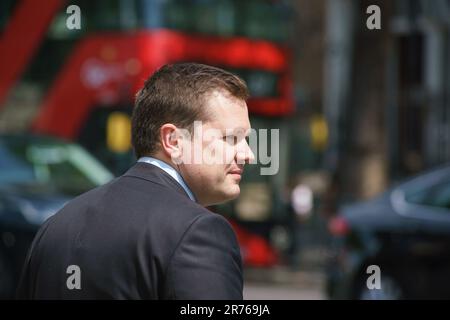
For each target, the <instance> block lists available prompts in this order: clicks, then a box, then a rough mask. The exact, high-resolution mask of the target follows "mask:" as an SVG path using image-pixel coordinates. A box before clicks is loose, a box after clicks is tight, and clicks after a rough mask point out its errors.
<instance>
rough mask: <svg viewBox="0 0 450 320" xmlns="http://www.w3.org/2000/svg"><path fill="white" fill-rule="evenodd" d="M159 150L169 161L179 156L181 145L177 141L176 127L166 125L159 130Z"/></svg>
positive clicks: (169, 124)
mask: <svg viewBox="0 0 450 320" xmlns="http://www.w3.org/2000/svg"><path fill="white" fill-rule="evenodd" d="M159 135H160V137H159V138H160V141H161V149H162V152H163V153H164V155H166V156H167V157H169V158H171V159H177V158H179V157H180V156H181V144H180V143H179V140H178V130H177V127H176V126H175V125H173V124H171V123H166V124H163V125H162V126H161V129H159Z"/></svg>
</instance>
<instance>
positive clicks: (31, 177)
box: [0, 138, 113, 194]
mask: <svg viewBox="0 0 450 320" xmlns="http://www.w3.org/2000/svg"><path fill="white" fill-rule="evenodd" d="M112 178H113V176H112V174H111V173H110V172H109V171H108V170H107V169H106V168H105V167H103V165H101V164H100V163H99V162H98V161H97V160H96V159H95V158H93V157H92V156H91V155H90V154H89V153H87V152H86V151H85V150H84V149H83V148H81V147H80V146H78V145H76V144H69V143H62V142H49V141H45V142H36V141H32V142H30V141H29V140H28V141H26V142H25V141H22V140H20V139H9V138H6V139H3V140H0V186H4V185H45V186H47V187H51V188H54V189H57V190H58V191H61V192H65V193H70V194H79V193H82V192H84V191H86V190H89V189H92V188H94V187H97V186H99V185H101V184H104V183H106V182H108V181H109V180H111V179H112Z"/></svg>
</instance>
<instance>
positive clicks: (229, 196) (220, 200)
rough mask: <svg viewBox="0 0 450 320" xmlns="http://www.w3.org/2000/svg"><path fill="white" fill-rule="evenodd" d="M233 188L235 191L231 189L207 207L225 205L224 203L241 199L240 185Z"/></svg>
mask: <svg viewBox="0 0 450 320" xmlns="http://www.w3.org/2000/svg"><path fill="white" fill-rule="evenodd" d="M231 188H233V190H230V189H229V190H227V191H226V192H224V193H223V194H222V195H221V196H220V197H217V198H216V199H214V200H212V201H209V202H208V203H207V204H206V205H205V206H212V205H217V204H223V203H226V202H228V201H231V200H234V199H236V198H237V197H239V194H240V193H241V190H240V188H239V185H235V186H233V187H231Z"/></svg>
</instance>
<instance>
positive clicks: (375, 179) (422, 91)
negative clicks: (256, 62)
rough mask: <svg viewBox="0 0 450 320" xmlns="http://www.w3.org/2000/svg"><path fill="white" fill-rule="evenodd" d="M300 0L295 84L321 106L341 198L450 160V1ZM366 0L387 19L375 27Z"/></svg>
mask: <svg viewBox="0 0 450 320" xmlns="http://www.w3.org/2000/svg"><path fill="white" fill-rule="evenodd" d="M296 3H297V11H298V17H299V26H298V27H299V29H298V30H299V32H298V35H299V38H298V40H299V44H298V45H297V48H298V52H299V53H298V55H297V58H298V59H297V65H296V67H297V69H296V75H297V87H299V88H301V94H302V95H301V97H300V98H301V100H302V101H304V103H303V105H302V106H300V109H302V107H303V112H304V113H306V114H308V113H317V112H319V113H320V112H322V113H323V114H324V116H325V118H326V119H327V124H328V129H329V140H328V147H327V150H326V153H325V155H324V157H323V162H322V165H323V166H324V168H326V169H328V170H329V171H330V172H331V173H332V174H333V177H334V181H335V184H336V186H335V189H337V190H338V191H337V192H338V193H339V195H340V196H341V197H342V198H343V199H349V200H351V199H360V198H367V197H371V196H373V195H375V194H377V193H379V192H380V191H382V190H384V189H385V187H386V186H387V185H388V184H390V183H391V182H393V181H396V180H397V179H400V178H403V177H405V176H409V175H411V174H414V173H416V172H418V171H421V170H424V169H427V168H430V167H433V166H436V165H439V164H442V163H444V162H448V161H450V114H449V112H450V105H449V103H450V100H449V97H450V86H449V83H450V82H449V76H450V42H449V40H450V37H449V36H450V34H449V27H450V2H449V1H445V0H442V1H441V0H438V1H420V0H393V1H366V0H328V1H326V0H323V1H314V2H311V1H306V0H304V1H302V0H299V1H297V2H296ZM370 5H377V6H379V8H380V12H381V29H374V30H370V29H369V28H368V27H367V25H366V22H367V19H368V18H369V17H370V16H371V14H370V13H367V11H366V10H367V8H368V7H369V6H370Z"/></svg>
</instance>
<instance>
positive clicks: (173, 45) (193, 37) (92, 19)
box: [0, 0, 294, 265]
mask: <svg viewBox="0 0 450 320" xmlns="http://www.w3.org/2000/svg"><path fill="white" fill-rule="evenodd" d="M69 5H70V6H72V7H71V9H70V10H68V7H69ZM73 5H75V6H77V7H76V8H75V9H74V7H73ZM2 6H3V9H4V11H3V12H9V13H10V14H9V15H4V16H2V17H1V18H0V19H3V20H2V21H1V22H2V27H3V34H2V40H1V48H2V52H3V54H4V55H6V57H7V59H6V60H7V61H8V59H9V60H10V61H8V62H5V61H2V62H1V63H2V66H1V67H2V73H3V76H2V75H0V103H1V100H2V98H4V97H5V94H6V91H7V90H8V89H9V88H11V87H12V84H13V82H14V81H19V82H23V83H27V84H29V86H32V87H33V86H34V87H36V88H37V89H36V90H37V91H38V92H39V94H38V99H36V101H37V102H36V105H35V106H34V111H33V112H32V113H33V114H34V116H33V118H32V119H31V121H30V123H29V128H30V130H31V131H33V132H36V133H44V134H50V135H54V136H59V137H63V138H67V139H70V140H74V141H77V142H79V143H81V144H82V145H84V146H85V147H86V148H87V149H88V150H90V151H91V152H92V153H94V154H95V155H96V156H97V157H98V158H99V159H100V160H102V161H103V162H104V163H105V164H106V165H107V166H108V167H109V168H110V169H112V170H113V171H114V172H115V173H116V174H120V173H122V172H123V171H124V170H125V169H126V168H127V167H129V166H130V164H131V163H132V162H133V161H134V160H135V159H134V158H133V153H132V150H131V145H130V136H129V135H130V133H129V128H130V123H129V116H130V114H131V110H132V106H133V102H134V95H135V93H136V91H137V90H138V88H140V87H141V86H142V84H143V81H144V80H145V79H146V78H147V77H148V76H149V75H150V74H151V73H153V72H154V71H155V70H156V69H158V68H159V67H160V66H162V65H164V64H166V63H173V62H180V61H193V62H200V63H205V64H210V65H215V66H218V67H221V68H224V69H227V70H230V71H232V72H235V73H237V74H239V75H240V76H241V77H242V78H243V79H244V80H246V82H247V84H248V86H249V89H250V93H251V98H250V99H249V101H248V106H249V111H250V120H251V123H252V126H253V127H254V128H255V129H272V128H276V129H280V140H281V141H283V140H284V139H287V137H286V136H285V135H287V134H288V133H287V125H286V119H287V118H288V117H289V115H291V114H292V113H293V110H294V102H293V94H292V79H291V62H290V51H289V49H288V46H287V40H288V32H289V30H290V29H291V28H290V27H289V23H290V12H291V10H290V7H289V4H288V3H287V2H286V1H263V0H246V1H238V0H217V1H208V0H108V1H106V0H105V1H88V0H77V1H71V2H70V4H69V3H66V2H64V1H62V0H49V1H44V2H38V1H31V0H23V1H18V2H14V1H3V3H2ZM78 9H79V10H78ZM76 12H79V14H80V16H79V17H80V21H79V22H80V27H81V28H80V29H70V28H69V27H68V24H67V21H68V19H72V18H73V16H72V15H73V14H75V13H76ZM27 20H28V21H29V22H31V24H30V23H28V28H32V30H28V31H27V30H25V31H27V32H25V31H24V30H23V28H19V27H17V26H20V25H21V23H22V24H23V23H24V21H27ZM33 23H34V25H33ZM17 39H23V40H22V42H21V43H19V44H17ZM10 48H12V49H14V48H15V50H16V52H15V53H14V52H12V49H10ZM3 50H5V51H3ZM17 50H18V51H19V53H18V51H17ZM3 60H5V59H3ZM25 65H26V66H27V67H26V68H25V67H24V66H25ZM29 86H28V87H29ZM287 148H288V144H287V143H280V150H279V168H280V170H279V173H278V174H277V175H273V176H262V175H260V173H259V169H260V166H259V165H253V166H248V167H249V168H248V170H246V173H245V175H244V177H243V180H242V182H241V190H242V193H241V196H240V197H239V199H238V200H236V201H234V202H231V203H229V204H227V205H223V206H218V207H215V208H213V209H214V210H217V211H219V212H220V213H222V214H224V215H225V216H227V217H228V218H229V219H230V221H232V223H233V225H234V227H235V229H236V231H237V234H238V238H239V241H240V243H241V247H242V249H243V256H244V261H245V263H247V264H250V265H271V264H274V263H276V262H277V259H278V256H277V253H276V250H274V247H278V248H284V249H285V248H286V247H287V246H289V244H288V242H289V233H288V232H287V231H286V230H287V229H286V228H285V226H283V224H286V219H285V215H286V213H285V211H286V210H285V207H284V205H283V201H282V190H283V188H284V186H285V184H286V179H287V172H286V169H285V168H286V167H287V164H286V162H287V154H288V150H287ZM260 152H261V151H260ZM263 152H264V151H263ZM283 228H284V229H283ZM248 230H250V231H251V232H250V233H249V232H247V231H248Z"/></svg>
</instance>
